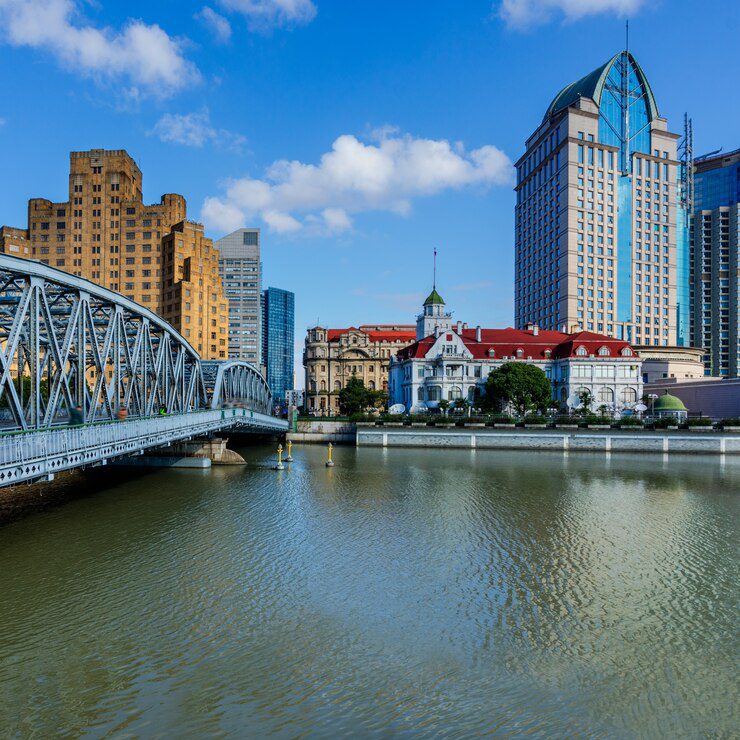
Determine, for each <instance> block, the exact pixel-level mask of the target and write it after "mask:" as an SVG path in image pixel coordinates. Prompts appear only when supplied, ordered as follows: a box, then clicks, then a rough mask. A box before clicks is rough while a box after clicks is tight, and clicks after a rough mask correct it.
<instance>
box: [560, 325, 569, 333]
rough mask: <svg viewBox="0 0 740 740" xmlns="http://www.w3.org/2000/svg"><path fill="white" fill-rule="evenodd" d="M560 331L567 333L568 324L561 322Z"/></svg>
mask: <svg viewBox="0 0 740 740" xmlns="http://www.w3.org/2000/svg"><path fill="white" fill-rule="evenodd" d="M560 331H561V332H563V334H567V333H568V325H567V324H563V325H562V326H561V327H560Z"/></svg>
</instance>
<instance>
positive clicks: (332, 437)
mask: <svg viewBox="0 0 740 740" xmlns="http://www.w3.org/2000/svg"><path fill="white" fill-rule="evenodd" d="M356 427H357V425H356V424H355V423H354V422H351V421H299V422H298V430H297V431H295V432H289V433H288V436H287V439H289V440H290V441H291V442H297V443H301V442H303V443H309V444H311V443H313V444H321V443H322V442H331V443H332V444H350V445H353V444H355V430H356Z"/></svg>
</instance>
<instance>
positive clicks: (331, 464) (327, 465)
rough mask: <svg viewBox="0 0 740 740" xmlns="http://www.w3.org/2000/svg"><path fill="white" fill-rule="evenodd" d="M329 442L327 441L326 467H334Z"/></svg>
mask: <svg viewBox="0 0 740 740" xmlns="http://www.w3.org/2000/svg"><path fill="white" fill-rule="evenodd" d="M332 449H333V448H332V446H331V442H329V459H328V460H327V461H326V467H327V468H333V467H334V461H333V460H332V459H331V451H332Z"/></svg>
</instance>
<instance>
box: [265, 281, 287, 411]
mask: <svg viewBox="0 0 740 740" xmlns="http://www.w3.org/2000/svg"><path fill="white" fill-rule="evenodd" d="M294 338H295V296H294V295H293V293H291V292H290V291H288V290H281V289H280V288H267V290H263V291H262V357H263V363H264V364H265V367H266V372H267V375H266V377H267V384H268V385H269V386H270V390H271V391H272V397H273V399H274V400H275V403H278V401H279V403H280V405H281V406H282V405H284V404H285V391H288V390H292V388H293V360H294V348H295V344H294Z"/></svg>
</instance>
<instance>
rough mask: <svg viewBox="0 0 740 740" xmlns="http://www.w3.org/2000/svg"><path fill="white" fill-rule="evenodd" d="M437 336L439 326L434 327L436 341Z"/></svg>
mask: <svg viewBox="0 0 740 740" xmlns="http://www.w3.org/2000/svg"><path fill="white" fill-rule="evenodd" d="M438 336H439V324H437V326H435V327H434V338H435V339H436V338H437V337H438Z"/></svg>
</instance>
